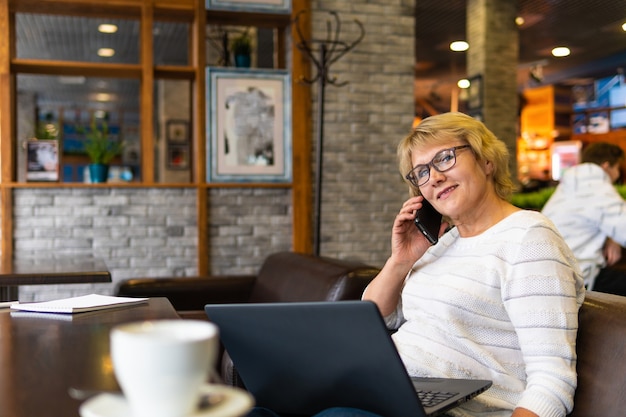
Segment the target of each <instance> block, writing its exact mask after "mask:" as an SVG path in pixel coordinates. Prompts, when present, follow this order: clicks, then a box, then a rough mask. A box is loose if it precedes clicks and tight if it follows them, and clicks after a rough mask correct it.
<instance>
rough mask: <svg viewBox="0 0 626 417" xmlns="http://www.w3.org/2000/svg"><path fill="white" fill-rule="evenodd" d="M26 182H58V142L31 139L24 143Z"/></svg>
mask: <svg viewBox="0 0 626 417" xmlns="http://www.w3.org/2000/svg"><path fill="white" fill-rule="evenodd" d="M26 158H27V162H26V181H58V180H59V142H58V141H57V140H42V139H32V140H29V141H27V142H26Z"/></svg>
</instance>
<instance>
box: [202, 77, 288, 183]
mask: <svg viewBox="0 0 626 417" xmlns="http://www.w3.org/2000/svg"><path fill="white" fill-rule="evenodd" d="M206 71H207V74H206V80H207V87H206V88H207V96H206V98H207V106H206V108H207V141H208V143H207V150H208V152H207V167H208V169H207V181H211V182H289V181H291V81H290V79H291V77H290V75H289V73H288V72H287V71H283V70H258V69H253V70H249V69H226V68H211V67H209V68H207V70H206Z"/></svg>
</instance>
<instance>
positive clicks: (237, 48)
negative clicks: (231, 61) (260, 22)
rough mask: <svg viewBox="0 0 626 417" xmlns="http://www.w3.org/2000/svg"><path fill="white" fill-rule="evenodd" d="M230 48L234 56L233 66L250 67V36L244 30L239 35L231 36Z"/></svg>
mask: <svg viewBox="0 0 626 417" xmlns="http://www.w3.org/2000/svg"><path fill="white" fill-rule="evenodd" d="M230 49H231V51H232V52H233V56H234V57H235V66H236V67H243V68H248V67H250V55H251V54H252V38H251V37H250V34H249V33H248V31H247V30H246V31H245V32H243V33H241V34H240V35H238V36H236V37H235V38H233V40H232V41H231V43H230Z"/></svg>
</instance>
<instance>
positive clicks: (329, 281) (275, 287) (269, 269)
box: [250, 252, 379, 303]
mask: <svg viewBox="0 0 626 417" xmlns="http://www.w3.org/2000/svg"><path fill="white" fill-rule="evenodd" d="M378 271H379V270H378V269H377V268H373V267H370V266H367V265H364V264H362V263H360V262H354V261H344V260H337V259H330V258H324V257H316V256H312V255H305V254H300V253H295V252H279V253H275V254H272V255H270V256H268V257H267V259H266V260H265V262H264V263H263V266H262V267H261V270H260V271H259V274H258V276H257V280H256V283H255V285H254V287H253V289H252V293H251V295H250V302H253V303H270V302H294V301H338V300H350V299H352V300H354V299H359V298H361V294H362V293H363V290H364V289H365V287H366V286H367V284H368V283H369V282H370V281H371V280H372V279H373V278H374V277H375V276H376V274H377V273H378Z"/></svg>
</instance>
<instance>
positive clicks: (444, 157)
mask: <svg viewBox="0 0 626 417" xmlns="http://www.w3.org/2000/svg"><path fill="white" fill-rule="evenodd" d="M469 147H470V145H460V146H455V147H453V148H448V149H442V150H441V151H439V152H437V154H436V155H435V157H434V158H433V159H431V161H430V162H429V163H427V164H420V165H416V166H415V167H414V168H413V169H412V170H411V172H409V173H408V174H406V177H405V178H406V179H407V180H409V182H410V183H411V184H413V185H414V186H416V187H421V186H422V185H424V184H426V183H427V182H428V180H429V179H430V167H433V168H435V169H436V170H437V171H438V172H446V171H447V170H449V169H451V168H452V167H453V166H454V165H455V164H456V151H457V150H459V149H464V148H469Z"/></svg>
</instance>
